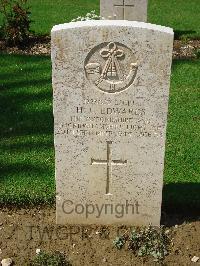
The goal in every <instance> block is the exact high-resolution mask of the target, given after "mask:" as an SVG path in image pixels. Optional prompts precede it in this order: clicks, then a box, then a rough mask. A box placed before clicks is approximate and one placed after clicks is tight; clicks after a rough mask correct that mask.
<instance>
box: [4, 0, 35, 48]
mask: <svg viewBox="0 0 200 266" xmlns="http://www.w3.org/2000/svg"><path fill="white" fill-rule="evenodd" d="M0 13H2V15H3V25H2V26H1V36H2V37H3V39H4V40H5V41H6V44H7V45H10V46H13V45H14V46H16V45H22V44H26V43H27V42H28V40H29V36H30V34H31V31H30V24H31V22H32V21H31V20H30V14H31V12H30V8H29V7H28V6H27V0H0Z"/></svg>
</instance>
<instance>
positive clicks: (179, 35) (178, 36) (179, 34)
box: [174, 30, 197, 40]
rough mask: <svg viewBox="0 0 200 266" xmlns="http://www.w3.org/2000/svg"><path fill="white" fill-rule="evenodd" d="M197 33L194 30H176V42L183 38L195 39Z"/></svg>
mask: <svg viewBox="0 0 200 266" xmlns="http://www.w3.org/2000/svg"><path fill="white" fill-rule="evenodd" d="M196 33H197V32H196V31H194V30H174V38H175V40H180V39H182V38H183V37H186V38H189V39H190V38H193V36H195V34H196Z"/></svg>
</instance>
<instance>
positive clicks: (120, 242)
mask: <svg viewBox="0 0 200 266" xmlns="http://www.w3.org/2000/svg"><path fill="white" fill-rule="evenodd" d="M125 243H126V239H125V238H124V237H123V236H118V237H116V239H115V240H114V241H113V244H114V246H115V247H116V248H117V249H122V248H123V246H124V245H125Z"/></svg>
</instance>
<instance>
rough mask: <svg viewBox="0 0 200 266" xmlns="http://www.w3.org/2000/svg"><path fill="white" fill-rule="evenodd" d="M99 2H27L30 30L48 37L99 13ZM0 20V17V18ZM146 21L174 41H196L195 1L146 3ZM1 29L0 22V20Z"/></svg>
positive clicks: (199, 7) (199, 32) (199, 30)
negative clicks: (58, 27)
mask: <svg viewBox="0 0 200 266" xmlns="http://www.w3.org/2000/svg"><path fill="white" fill-rule="evenodd" d="M99 2H100V1H99V0H73V1H72V0H57V1H56V2H54V1H52V0H29V1H28V3H29V6H30V7H31V12H32V16H31V18H32V20H33V21H34V23H33V24H32V29H33V30H34V31H35V32H36V33H37V34H49V33H50V31H51V28H52V27H53V26H54V25H56V24H61V23H65V22H69V21H71V20H72V19H73V18H76V17H78V16H80V15H85V14H86V13H87V12H89V11H91V10H94V9H95V10H96V11H97V13H99ZM0 18H1V17H0ZM148 21H149V22H150V23H155V24H159V25H163V26H169V27H172V28H173V29H174V30H175V33H176V35H175V36H176V37H177V38H181V37H184V38H185V37H195V38H196V37H200V27H199V21H200V4H199V0H192V1H186V0H159V1H158V0H149V6H148ZM0 25H1V19H0Z"/></svg>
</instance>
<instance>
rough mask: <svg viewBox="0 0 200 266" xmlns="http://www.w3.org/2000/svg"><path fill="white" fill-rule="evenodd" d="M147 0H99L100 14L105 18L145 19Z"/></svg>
mask: <svg viewBox="0 0 200 266" xmlns="http://www.w3.org/2000/svg"><path fill="white" fill-rule="evenodd" d="M147 5H148V0H100V15H101V17H104V18H105V19H117V20H134V21H144V22H146V21H147Z"/></svg>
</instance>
